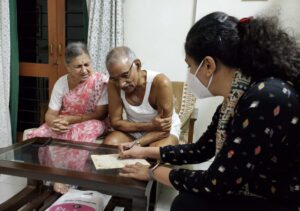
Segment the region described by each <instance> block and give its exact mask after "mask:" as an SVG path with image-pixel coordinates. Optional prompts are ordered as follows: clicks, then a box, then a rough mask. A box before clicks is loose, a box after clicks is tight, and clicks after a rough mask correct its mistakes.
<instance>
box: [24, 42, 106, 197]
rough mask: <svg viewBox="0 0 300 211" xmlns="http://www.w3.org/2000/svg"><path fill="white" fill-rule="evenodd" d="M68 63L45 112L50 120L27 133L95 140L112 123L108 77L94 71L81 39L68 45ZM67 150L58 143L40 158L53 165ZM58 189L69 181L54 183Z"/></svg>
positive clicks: (87, 140)
mask: <svg viewBox="0 0 300 211" xmlns="http://www.w3.org/2000/svg"><path fill="white" fill-rule="evenodd" d="M65 65H66V68H67V70H68V74H66V75H64V76H62V77H61V78H59V79H58V81H57V82H56V84H55V85H54V88H53V90H52V94H51V99H50V102H49V108H48V110H47V112H46V116H45V119H46V123H45V124H43V125H42V126H40V127H39V128H38V129H36V130H33V131H31V132H29V133H28V136H27V137H28V138H33V137H52V138H58V139H65V140H72V141H84V142H93V141H94V140H95V139H96V138H97V137H98V136H100V135H102V134H103V133H105V132H106V130H107V127H108V126H107V123H108V121H106V119H107V118H106V117H107V110H108V108H107V104H108V100H107V82H108V77H107V76H105V75H104V74H101V73H99V72H94V71H93V68H92V66H91V59H90V56H89V53H88V50H87V47H86V45H85V44H83V43H81V42H76V43H70V44H69V45H68V46H67V48H66V55H65ZM68 153H69V154H70V153H72V154H74V156H69V157H73V158H74V159H76V156H78V152H77V151H68ZM64 154H65V152H63V151H62V150H61V149H59V148H57V147H56V146H49V147H48V148H42V149H40V151H39V158H40V162H41V163H43V164H44V165H49V162H50V161H51V160H52V161H53V159H54V160H60V159H61V160H64V159H65V158H64V157H65V156H64ZM87 156H88V155H86V154H81V160H86V159H87ZM73 161H74V160H73ZM76 162H77V161H76ZM64 163H65V164H66V163H68V165H69V164H72V163H74V162H72V160H71V161H70V160H69V161H65V162H64ZM77 165H80V163H77ZM52 166H55V167H58V168H60V167H61V166H60V163H59V162H52ZM78 168H81V167H80V166H79V167H78ZM54 190H55V191H56V192H60V193H65V192H67V191H68V185H66V184H61V183H54Z"/></svg>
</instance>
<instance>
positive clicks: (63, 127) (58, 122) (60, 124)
mask: <svg viewBox="0 0 300 211" xmlns="http://www.w3.org/2000/svg"><path fill="white" fill-rule="evenodd" d="M52 123H53V124H52V125H53V126H52V128H51V129H52V130H53V131H55V132H57V133H65V132H68V131H69V122H68V121H66V120H64V119H63V118H58V119H55V120H53V122H52Z"/></svg>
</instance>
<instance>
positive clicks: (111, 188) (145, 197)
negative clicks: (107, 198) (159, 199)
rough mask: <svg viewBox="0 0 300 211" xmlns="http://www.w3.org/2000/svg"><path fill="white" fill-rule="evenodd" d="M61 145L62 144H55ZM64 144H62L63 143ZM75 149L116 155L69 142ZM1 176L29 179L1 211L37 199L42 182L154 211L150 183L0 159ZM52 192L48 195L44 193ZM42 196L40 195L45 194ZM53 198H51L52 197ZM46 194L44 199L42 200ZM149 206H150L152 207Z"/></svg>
mask: <svg viewBox="0 0 300 211" xmlns="http://www.w3.org/2000/svg"><path fill="white" fill-rule="evenodd" d="M41 140H42V141H44V140H45V139H44V138H38V139H37V138H34V139H30V140H27V141H25V142H22V143H18V144H14V145H12V146H9V147H6V148H1V149H0V154H2V153H4V152H7V151H10V150H13V149H17V148H20V147H22V146H25V145H30V144H33V143H35V142H36V141H41ZM55 141H59V142H60V141H62V140H55ZM62 142H64V141H62ZM70 144H75V145H76V146H80V145H82V147H83V149H89V148H91V149H95V148H99V149H100V148H101V149H108V150H114V151H115V152H117V148H116V147H114V146H108V145H99V144H93V143H78V142H70ZM0 173H3V174H8V175H14V176H19V177H26V178H28V179H29V180H28V185H27V187H25V188H24V189H23V190H22V191H21V192H20V193H18V194H17V195H15V196H14V197H13V198H12V199H9V200H8V201H6V202H4V203H3V204H1V205H0V210H16V209H15V208H17V207H19V206H20V205H21V204H22V203H23V202H25V201H27V200H28V196H33V195H38V194H40V193H41V190H44V189H45V187H44V186H43V184H42V183H41V181H43V180H44V181H55V182H61V183H67V184H74V185H78V186H79V187H84V188H86V189H90V190H98V191H100V192H102V193H104V194H110V195H113V196H116V197H120V198H127V199H130V200H131V201H132V204H131V207H132V210H134V211H136V210H143V211H145V210H153V203H155V197H154V196H155V195H156V193H155V191H156V183H155V182H153V181H149V182H148V183H147V182H141V181H137V180H134V179H129V178H124V177H120V176H109V175H101V174H94V173H91V172H80V171H73V170H67V169H59V168H54V167H46V166H38V165H34V164H30V163H21V162H16V161H9V160H1V159H0ZM44 192H51V191H48V190H47V191H44ZM44 192H43V193H44ZM52 195H53V194H52ZM46 196H47V194H46V195H45V197H46ZM151 205H152V206H151Z"/></svg>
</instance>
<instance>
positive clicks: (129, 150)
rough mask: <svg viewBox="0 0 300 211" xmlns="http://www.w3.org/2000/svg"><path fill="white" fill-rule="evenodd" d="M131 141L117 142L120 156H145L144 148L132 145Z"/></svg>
mask: <svg viewBox="0 0 300 211" xmlns="http://www.w3.org/2000/svg"><path fill="white" fill-rule="evenodd" d="M132 144H133V143H132V142H128V143H122V144H119V146H118V148H119V157H120V158H145V153H144V151H145V148H144V147H140V146H137V145H134V146H133V145H132Z"/></svg>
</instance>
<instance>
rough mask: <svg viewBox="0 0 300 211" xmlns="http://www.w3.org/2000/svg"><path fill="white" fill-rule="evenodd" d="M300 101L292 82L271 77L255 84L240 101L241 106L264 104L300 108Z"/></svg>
mask: <svg viewBox="0 0 300 211" xmlns="http://www.w3.org/2000/svg"><path fill="white" fill-rule="evenodd" d="M299 100H300V99H299V93H298V92H297V91H296V89H295V88H294V86H293V85H292V84H291V83H290V82H287V81H284V80H282V79H279V78H273V77H270V78H265V79H262V80H259V81H255V82H253V83H252V84H251V85H250V87H249V89H248V90H247V91H246V92H245V94H244V95H243V97H242V98H241V99H240V101H241V102H240V104H242V103H244V104H246V105H248V104H252V103H253V102H256V103H262V102H263V103H264V104H265V105H267V106H271V105H281V104H287V103H291V104H295V105H299V106H300V101H299Z"/></svg>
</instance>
